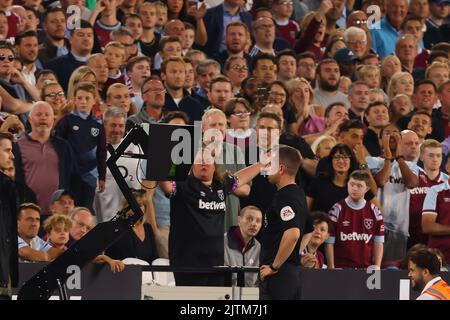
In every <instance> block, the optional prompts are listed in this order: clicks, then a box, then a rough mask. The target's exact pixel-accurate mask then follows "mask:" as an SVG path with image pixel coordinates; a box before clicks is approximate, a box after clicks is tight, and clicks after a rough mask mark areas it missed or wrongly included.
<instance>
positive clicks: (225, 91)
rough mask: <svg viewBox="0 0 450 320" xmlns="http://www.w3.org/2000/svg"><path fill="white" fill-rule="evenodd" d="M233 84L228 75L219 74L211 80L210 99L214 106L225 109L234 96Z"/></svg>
mask: <svg viewBox="0 0 450 320" xmlns="http://www.w3.org/2000/svg"><path fill="white" fill-rule="evenodd" d="M232 90H233V85H232V83H231V81H230V80H229V79H227V78H226V77H222V76H219V77H217V78H214V79H213V80H212V81H211V84H210V88H209V92H208V99H209V101H210V102H211V107H212V108H217V109H220V110H222V111H225V106H226V104H227V103H228V101H230V99H232V98H233V91H232Z"/></svg>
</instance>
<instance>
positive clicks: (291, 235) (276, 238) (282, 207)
mask: <svg viewBox="0 0 450 320" xmlns="http://www.w3.org/2000/svg"><path fill="white" fill-rule="evenodd" d="M300 162H301V158H300V154H299V152H298V151H297V150H296V149H294V148H292V147H288V146H285V145H280V148H279V168H278V171H277V172H275V173H273V174H271V175H269V176H268V180H269V182H270V183H273V184H275V185H276V187H277V192H276V194H275V197H274V199H273V201H272V204H271V205H270V207H269V209H268V211H267V212H266V215H265V220H264V229H263V231H262V235H261V255H260V263H261V267H260V273H259V275H260V285H259V288H260V299H261V300H288V299H289V300H295V299H300V256H299V247H300V241H301V237H302V236H303V235H304V234H306V233H309V232H312V224H311V221H310V218H309V214H308V209H307V207H306V199H305V193H304V192H303V190H302V189H301V188H300V187H299V186H297V185H296V184H295V176H296V174H297V171H298V169H299V167H300Z"/></svg>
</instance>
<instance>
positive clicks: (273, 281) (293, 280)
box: [259, 263, 301, 300]
mask: <svg viewBox="0 0 450 320" xmlns="http://www.w3.org/2000/svg"><path fill="white" fill-rule="evenodd" d="M300 293H301V287H300V266H299V265H294V264H290V263H285V264H283V265H282V266H281V268H280V270H278V272H277V273H276V274H274V275H272V276H270V277H267V278H266V279H265V280H264V281H261V280H260V282H259V299H260V300H300Z"/></svg>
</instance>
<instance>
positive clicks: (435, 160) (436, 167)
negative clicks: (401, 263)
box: [408, 139, 448, 248]
mask: <svg viewBox="0 0 450 320" xmlns="http://www.w3.org/2000/svg"><path fill="white" fill-rule="evenodd" d="M420 160H421V161H422V162H423V169H420V170H419V174H418V176H419V184H418V185H417V187H415V188H414V189H410V194H411V197H410V200H409V239H408V248H410V247H412V246H413V245H415V244H416V243H423V244H427V241H428V236H427V235H425V234H423V232H422V227H421V221H422V208H423V202H424V200H425V196H426V195H427V192H428V190H429V189H430V188H431V187H432V186H435V185H437V184H441V183H444V182H445V181H447V180H448V175H446V174H445V173H443V172H441V171H440V167H441V163H442V145H441V144H440V143H439V142H437V141H436V140H433V139H428V140H425V141H424V142H423V143H422V145H421V146H420Z"/></svg>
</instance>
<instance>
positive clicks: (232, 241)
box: [224, 206, 262, 287]
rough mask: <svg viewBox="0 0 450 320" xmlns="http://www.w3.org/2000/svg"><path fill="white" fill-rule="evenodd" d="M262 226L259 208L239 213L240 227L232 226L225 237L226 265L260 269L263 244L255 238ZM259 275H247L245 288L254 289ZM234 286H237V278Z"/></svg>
mask: <svg viewBox="0 0 450 320" xmlns="http://www.w3.org/2000/svg"><path fill="white" fill-rule="evenodd" d="M261 226H262V213H261V210H259V209H258V208H257V207H254V206H248V207H245V208H243V209H242V210H241V211H240V212H239V216H238V225H237V226H231V227H230V229H228V232H226V233H225V236H224V248H225V260H224V265H226V266H230V267H234V266H243V267H259V255H260V253H261V244H260V243H259V241H258V240H257V239H256V238H255V236H256V235H257V234H258V232H259V230H260V229H261ZM257 277H258V275H257V274H256V273H246V274H245V286H246V287H254V286H255V285H256V281H257ZM233 285H237V278H236V276H234V277H233Z"/></svg>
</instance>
